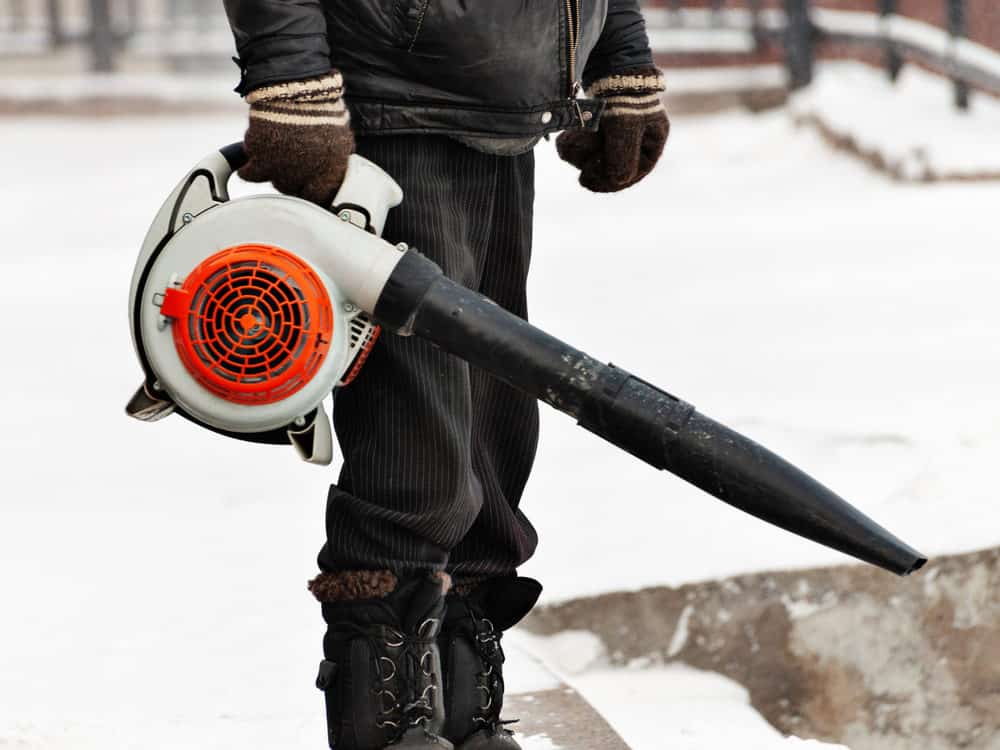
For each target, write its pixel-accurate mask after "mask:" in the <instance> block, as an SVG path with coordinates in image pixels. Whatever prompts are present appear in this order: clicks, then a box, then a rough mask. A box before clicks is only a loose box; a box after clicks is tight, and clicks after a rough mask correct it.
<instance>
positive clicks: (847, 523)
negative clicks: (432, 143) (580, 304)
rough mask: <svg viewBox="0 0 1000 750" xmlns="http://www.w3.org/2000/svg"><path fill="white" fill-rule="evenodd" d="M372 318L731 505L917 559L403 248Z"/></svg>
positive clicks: (886, 557) (681, 409)
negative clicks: (424, 341)
mask: <svg viewBox="0 0 1000 750" xmlns="http://www.w3.org/2000/svg"><path fill="white" fill-rule="evenodd" d="M375 318H376V320H378V321H379V322H380V323H381V324H382V325H383V326H385V327H387V328H389V329H391V330H393V331H395V332H397V333H401V334H404V335H406V334H412V335H415V336H419V337H420V338H424V339H427V340H428V341H431V342H433V343H434V344H436V345H437V346H439V347H441V348H442V349H444V350H445V351H448V352H450V353H452V354H454V355H456V356H458V357H461V358H462V359H464V360H466V361H468V362H469V363H470V364H472V365H475V366H476V367H479V368H481V369H483V370H486V371H487V372H489V373H491V374H492V375H494V376H495V377H497V378H499V379H501V380H503V381H504V382H506V383H508V384H509V385H511V386H513V387H515V388H518V389H519V390H521V391H524V392H525V393H528V394H530V395H532V396H534V397H536V398H538V399H539V400H541V401H544V402H545V403H547V404H549V405H550V406H552V407H554V408H556V409H558V410H559V411H562V412H564V413H566V414H568V415H570V416H572V417H574V418H575V419H576V420H577V421H578V423H579V424H580V426H581V427H584V428H585V429H587V430H589V431H590V432H592V433H594V434H595V435H598V436H600V437H602V438H604V439H605V440H607V441H608V442H610V443H612V444H614V445H616V446H618V447H619V448H621V449H623V450H625V451H627V452H628V453H631V454H632V455H634V456H636V457H637V458H640V459H642V460H643V461H645V462H646V463H648V464H650V465H651V466H654V467H655V468H657V469H661V470H666V471H669V472H671V473H672V474H675V475H676V476H678V477H680V478H681V479H684V480H685V481H687V482H690V483H691V484H693V485H695V486H696V487H699V488H700V489H702V490H704V491H705V492H707V493H709V494H710V495H713V496H714V497H717V498H718V499H720V500H722V501H723V502H725V503H728V504H729V505H732V506H733V507H736V508H739V509H740V510H742V511H745V512H747V513H749V514H751V515H753V516H756V517H757V518H760V519H761V520H763V521H766V522H768V523H770V524H774V525H775V526H779V527H781V528H783V529H785V530H787V531H790V532H792V533H793V534H797V535H799V536H802V537H805V538H807V539H811V540H813V541H815V542H819V543H820V544H823V545H825V546H827V547H832V548H833V549H836V550H839V551H841V552H844V553H845V554H848V555H851V556H852V557H855V558H858V559H859V560H863V561H865V562H868V563H871V564H872V565H876V566H878V567H880V568H884V569H885V570H888V571H891V572H893V573H896V574H897V575H903V576H905V575H908V574H909V573H912V572H914V571H916V570H918V569H919V568H920V567H921V566H923V564H924V563H925V562H927V558H926V557H924V556H923V555H921V554H920V553H919V552H917V551H916V550H914V549H913V548H912V547H910V546H909V545H907V544H905V543H904V542H902V541H900V540H899V539H897V538H896V537H895V536H893V535H892V534H891V533H890V532H889V531H887V530H886V529H884V528H882V527H881V526H879V525H878V524H877V523H875V522H874V521H873V520H872V519H870V518H868V517H867V516H866V515H865V514H863V513H861V512H860V511H859V510H858V509H857V508H855V507H853V506H852V505H850V504H849V503H847V502H846V501H845V500H843V499H842V498H840V497H839V496H837V495H836V494H835V493H833V492H832V491H830V490H829V489H827V488H826V487H824V486H823V485H821V484H820V483H819V482H817V481H816V480H814V479H812V478H811V477H810V476H808V475H807V474H805V473H804V472H803V471H801V470H799V469H797V468H796V467H794V466H792V465H791V464H790V463H788V462H787V461H785V460H784V459H782V458H781V457H780V456H777V455H775V454H774V453H772V452H771V451H769V450H768V449H766V448H764V447H763V446H761V445H758V444H757V443H755V442H754V441H752V440H750V439H749V438H746V437H744V436H743V435H740V434H739V433H737V432H735V431H733V430H731V429H729V428H728V427H726V426H725V425H722V424H719V423H718V422H716V421H714V420H712V419H710V418H709V417H706V416H705V415H703V414H701V413H699V412H698V411H697V410H696V409H695V408H694V407H693V406H691V405H690V404H688V403H685V402H684V401H682V400H680V399H678V398H676V397H675V396H672V395H671V394H669V393H667V392H665V391H663V390H660V389H659V388H657V387H656V386H654V385H652V384H650V383H647V382H645V381H644V380H641V379H639V378H637V377H635V376H634V375H632V374H631V373H629V372H627V371H625V370H623V369H621V368H619V367H616V366H614V365H612V364H604V363H602V362H599V361H597V360H595V359H593V358H592V357H590V356H588V355H587V354H584V353H583V352H581V351H579V350H577V349H575V348H573V347H571V346H569V345H568V344H566V343H564V342H562V341H560V340H559V339H557V338H555V337H553V336H550V335H549V334H547V333H545V332H543V331H541V330H539V329H537V328H535V327H534V326H532V325H530V324H529V323H527V322H526V321H525V320H522V319H521V318H519V317H517V316H515V315H513V314H511V313H509V312H508V311H506V310H504V309H503V308H501V307H499V306H498V305H496V304H495V303H493V302H492V301H490V300H489V299H487V298H485V297H483V296H481V295H479V294H476V293H474V292H471V291H470V290H468V289H466V288H464V287H462V286H460V285H459V284H456V283H455V282H454V281H451V280H450V279H448V278H447V277H445V276H444V275H443V274H442V273H441V271H440V269H439V268H438V267H437V266H436V265H435V264H434V263H432V262H431V261H429V260H428V259H427V258H425V257H423V256H421V255H419V254H417V253H414V252H413V251H410V252H408V253H407V254H406V255H405V256H404V257H403V258H402V260H401V261H400V263H399V264H398V265H397V267H396V270H395V271H394V273H393V274H392V276H391V277H390V278H389V282H388V283H387V284H386V286H385V288H384V290H383V292H382V296H381V298H380V299H379V302H378V305H377V306H376V308H375Z"/></svg>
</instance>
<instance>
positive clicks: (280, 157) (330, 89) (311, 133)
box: [239, 70, 354, 207]
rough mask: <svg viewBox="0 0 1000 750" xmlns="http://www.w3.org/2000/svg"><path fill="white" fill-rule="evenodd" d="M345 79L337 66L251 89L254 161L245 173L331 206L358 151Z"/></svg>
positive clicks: (247, 141) (249, 139)
mask: <svg viewBox="0 0 1000 750" xmlns="http://www.w3.org/2000/svg"><path fill="white" fill-rule="evenodd" d="M343 94H344V79H343V77H342V76H341V75H340V73H339V72H338V71H336V70H333V71H330V73H329V74H327V75H324V76H319V77H316V78H307V79H305V80H302V81H288V82H286V83H278V84H275V85H273V86H265V87H263V88H259V89H256V90H254V91H251V92H250V93H249V94H247V96H246V101H247V104H249V105H250V126H249V127H248V128H247V132H246V135H245V136H244V138H243V145H244V147H245V148H246V151H247V156H248V157H249V161H248V162H247V164H246V166H244V167H243V168H242V169H241V170H240V172H239V175H240V177H242V178H243V179H244V180H247V181H248V182H270V183H273V184H274V187H275V188H276V189H277V190H278V191H280V192H282V193H286V194H287V195H294V196H297V197H299V198H305V199H306V200H309V201H312V202H313V203H318V204H319V205H321V206H324V207H328V206H329V205H330V203H331V202H332V201H333V197H334V195H336V193H337V189H338V188H339V187H340V183H341V182H342V181H343V179H344V173H345V172H346V171H347V157H348V156H350V155H351V153H352V152H353V151H354V135H353V134H352V133H351V127H350V115H349V114H348V112H347V107H345V106H344V98H343Z"/></svg>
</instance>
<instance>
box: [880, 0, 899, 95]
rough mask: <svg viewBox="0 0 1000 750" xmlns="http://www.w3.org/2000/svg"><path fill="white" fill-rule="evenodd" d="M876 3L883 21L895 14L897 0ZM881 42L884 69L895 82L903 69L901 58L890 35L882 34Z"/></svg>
mask: <svg viewBox="0 0 1000 750" xmlns="http://www.w3.org/2000/svg"><path fill="white" fill-rule="evenodd" d="M878 4H879V8H878V10H879V15H881V16H882V20H883V21H886V20H888V19H889V18H890V17H891V16H894V15H895V14H896V10H897V7H896V6H897V4H898V0H879V3H878ZM882 44H883V58H884V60H885V69H886V72H888V74H889V80H890V81H892V82H893V83H895V82H896V79H897V78H899V72H900V71H901V70H902V69H903V58H902V57H900V55H899V52H897V51H896V45H895V44H894V43H893V41H892V37H891V36H889V35H886V36H884V37H883V38H882Z"/></svg>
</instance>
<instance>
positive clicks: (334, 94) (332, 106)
mask: <svg viewBox="0 0 1000 750" xmlns="http://www.w3.org/2000/svg"><path fill="white" fill-rule="evenodd" d="M246 101H247V104H249V105H250V117H251V118H253V119H257V120H264V121H267V122H274V123H277V124H279V125H300V126H317V125H324V126H330V125H333V126H344V125H347V123H348V122H349V121H350V114H349V113H348V111H347V107H346V106H345V105H344V78H343V76H342V75H341V74H340V73H339V72H338V71H335V70H334V71H331V72H330V73H329V74H328V75H324V76H320V77H318V78H309V79H306V80H303V81H288V82H286V83H279V84H275V85H274V86H265V87H264V88H260V89H256V90H254V91H251V92H250V93H249V94H247V96H246Z"/></svg>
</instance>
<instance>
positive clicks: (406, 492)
mask: <svg viewBox="0 0 1000 750" xmlns="http://www.w3.org/2000/svg"><path fill="white" fill-rule="evenodd" d="M358 153H360V154H361V155H362V156H365V157H367V158H369V159H371V160H372V161H374V162H375V163H376V164H379V165H380V166H382V167H383V168H384V169H385V170H386V171H387V172H389V174H391V175H392V176H393V177H394V178H395V179H396V180H397V181H398V182H399V183H400V185H401V186H402V188H403V191H404V195H405V198H404V201H403V203H402V204H401V205H400V206H399V207H397V208H395V209H393V210H392V211H390V212H389V217H388V220H387V223H386V226H385V230H384V232H383V236H384V237H385V239H386V240H388V241H390V242H394V243H395V242H407V243H408V244H410V245H411V246H412V247H415V248H418V249H419V250H420V251H421V252H423V253H425V254H426V255H427V256H428V257H429V258H430V259H431V260H433V261H434V262H436V263H437V264H438V265H440V266H441V268H442V269H443V270H444V272H445V274H446V275H448V276H449V277H451V278H453V279H455V280H456V281H459V282H460V283H462V284H465V285H468V286H472V287H475V285H477V284H478V278H479V263H478V258H477V248H482V247H483V246H484V243H485V232H486V231H487V226H486V224H485V222H482V221H481V220H480V217H482V216H490V215H492V212H493V200H494V191H493V187H494V180H495V177H494V174H493V169H494V166H495V165H494V164H493V163H492V162H491V160H490V159H488V158H485V157H486V155H485V154H479V153H478V152H475V151H473V150H471V149H469V148H466V147H464V146H461V145H459V144H457V143H455V142H453V141H451V140H449V139H447V138H444V137H441V136H378V137H372V138H362V139H359V140H358ZM333 423H334V428H335V431H336V434H337V438H338V440H339V442H340V446H341V452H342V454H343V457H344V464H343V467H342V470H341V473H340V477H339V479H338V482H337V484H336V485H334V486H332V487H331V488H330V495H329V497H328V501H327V517H326V530H327V543H326V544H325V545H324V547H323V549H322V551H321V552H320V556H319V564H320V568H321V569H323V570H337V569H351V568H362V569H372V568H386V567H387V568H392V569H394V570H397V571H401V572H406V571H407V570H409V569H416V568H427V567H436V568H441V567H443V566H444V565H445V563H446V562H447V559H448V554H449V552H450V550H451V549H452V548H453V547H454V546H455V545H456V544H457V543H458V542H459V540H461V539H462V538H463V537H464V536H465V534H466V532H467V531H468V529H469V527H470V526H471V525H472V523H473V521H474V520H475V518H476V516H477V515H478V514H479V510H480V508H481V506H482V490H481V488H480V486H479V483H478V480H477V479H476V477H475V473H474V471H473V469H472V450H471V429H472V404H471V386H470V378H469V366H468V365H467V364H466V363H465V362H463V361H462V360H460V359H458V358H456V357H453V356H451V355H449V354H446V353H444V352H442V351H440V350H439V349H436V348H435V347H433V346H431V345H430V344H429V343H427V342H425V341H423V340H420V339H417V338H413V337H400V336H394V335H384V336H382V337H380V339H379V341H378V342H377V343H376V345H375V347H374V349H373V350H372V352H371V355H370V356H369V358H368V360H367V362H366V363H365V366H364V367H363V368H362V370H361V373H360V374H359V376H358V378H357V379H356V380H355V381H354V382H353V383H352V384H351V385H350V386H348V387H346V388H343V389H339V390H338V391H337V392H336V395H335V399H334V408H333Z"/></svg>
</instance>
